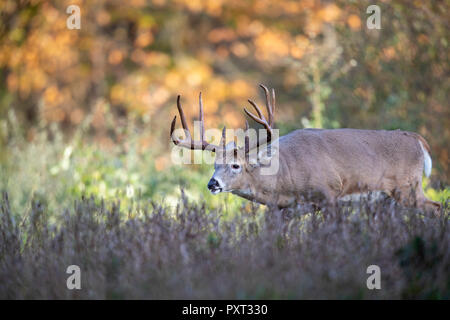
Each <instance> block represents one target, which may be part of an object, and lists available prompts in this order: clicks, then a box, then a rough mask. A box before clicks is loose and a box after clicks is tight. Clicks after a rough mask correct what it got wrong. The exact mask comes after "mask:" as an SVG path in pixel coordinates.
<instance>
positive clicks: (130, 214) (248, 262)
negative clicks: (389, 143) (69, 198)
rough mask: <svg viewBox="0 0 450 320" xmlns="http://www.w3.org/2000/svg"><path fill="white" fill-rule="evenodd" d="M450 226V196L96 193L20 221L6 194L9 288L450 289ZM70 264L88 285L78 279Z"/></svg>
mask: <svg viewBox="0 0 450 320" xmlns="http://www.w3.org/2000/svg"><path fill="white" fill-rule="evenodd" d="M50 216H51V217H54V220H53V222H52V221H50V219H49V217H50ZM449 227H450V223H449V210H448V206H446V207H445V208H444V209H443V210H442V211H441V213H440V216H435V215H433V214H431V213H430V214H429V213H423V212H419V211H417V210H412V209H409V210H408V209H405V208H401V207H399V206H397V205H396V204H395V203H394V202H392V201H391V200H389V199H384V200H383V199H381V200H372V201H361V202H354V203H350V204H348V203H347V204H341V205H339V206H338V208H336V209H334V210H331V209H330V208H325V209H323V210H322V211H321V212H316V213H314V214H303V213H300V212H299V211H298V210H295V209H292V210H284V211H278V210H270V209H258V208H257V207H256V206H243V207H242V208H241V210H240V211H239V213H237V214H236V215H234V217H233V218H228V219H224V218H223V208H218V209H215V210H209V209H206V208H205V206H204V205H198V204H195V203H192V202H189V201H188V200H187V199H186V197H184V196H182V197H181V198H180V201H179V204H178V205H177V206H176V208H172V209H170V208H167V207H163V206H161V205H158V204H157V203H145V202H139V203H134V204H133V205H132V206H130V207H128V208H124V207H121V206H120V203H118V202H111V203H105V202H103V201H99V200H98V199H95V198H88V199H85V198H84V199H80V200H78V201H75V203H74V204H73V206H72V207H71V208H68V209H66V210H64V211H61V212H57V213H50V212H48V209H47V208H46V207H45V206H44V205H42V204H41V203H40V202H38V201H36V202H33V204H32V206H31V209H30V211H29V212H28V214H27V215H26V216H24V217H23V219H22V220H20V221H18V220H15V219H14V213H13V212H11V209H10V206H9V199H8V195H7V194H6V193H3V196H2V200H1V205H0V298H2V299H5V298H6V299H53V298H59V299H73V298H75V299H79V298H95V299H98V298H100V299H103V298H107V299H134V298H144V299H173V298H179V299H185V298H194V299H197V298H208V299H210V298H216V299H223V298H229V299H284V298H286V299H311V298H319V299H324V298H326V299H328V298H332V299H385V298H393V299H399V298H402V299H403V298H406V299H449V298H450V248H449V245H450V229H449ZM69 265H78V266H79V267H80V269H81V290H68V289H67V287H66V280H67V278H68V276H69V275H68V274H66V268H67V267H68V266H69ZM369 265H378V266H379V267H380V270H381V289H380V290H369V289H368V288H367V286H366V280H367V278H368V276H369V275H368V274H367V273H366V270H367V267H368V266H369Z"/></svg>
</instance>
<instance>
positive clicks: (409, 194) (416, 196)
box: [392, 184, 441, 213]
mask: <svg viewBox="0 0 450 320" xmlns="http://www.w3.org/2000/svg"><path fill="white" fill-rule="evenodd" d="M416 186H417V187H413V186H408V187H403V188H397V189H395V190H394V191H392V196H393V198H394V199H395V200H396V201H397V202H399V203H400V204H402V205H404V206H407V207H416V208H420V209H424V210H426V211H432V212H435V213H437V212H439V210H440V208H441V204H440V203H439V202H436V201H432V200H430V199H428V198H427V197H426V196H425V194H424V192H423V189H422V186H420V185H418V184H416Z"/></svg>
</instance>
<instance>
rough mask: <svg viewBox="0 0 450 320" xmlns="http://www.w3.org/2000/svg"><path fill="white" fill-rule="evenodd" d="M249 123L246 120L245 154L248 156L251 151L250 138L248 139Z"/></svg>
mask: <svg viewBox="0 0 450 320" xmlns="http://www.w3.org/2000/svg"><path fill="white" fill-rule="evenodd" d="M248 128H249V126H248V121H247V120H245V138H244V152H245V154H247V153H248V152H249V150H250V138H249V137H248Z"/></svg>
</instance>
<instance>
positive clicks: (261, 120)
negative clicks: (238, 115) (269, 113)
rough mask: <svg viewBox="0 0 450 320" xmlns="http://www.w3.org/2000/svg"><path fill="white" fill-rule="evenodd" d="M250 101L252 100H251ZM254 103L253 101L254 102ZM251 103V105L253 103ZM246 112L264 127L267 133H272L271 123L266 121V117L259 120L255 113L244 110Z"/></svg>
mask: <svg viewBox="0 0 450 320" xmlns="http://www.w3.org/2000/svg"><path fill="white" fill-rule="evenodd" d="M249 101H250V100H249ZM252 102H253V101H252ZM252 102H250V103H252ZM252 105H254V106H256V105H255V104H253V103H252ZM244 112H245V113H246V114H247V115H248V116H249V117H250V118H252V119H253V120H255V121H256V122H258V123H259V124H261V125H263V126H264V127H265V128H266V130H267V131H269V132H270V133H272V128H271V127H270V125H269V123H267V121H266V119H265V118H264V116H262V117H260V118H258V117H257V116H255V115H254V114H253V113H251V112H250V111H248V110H247V109H245V108H244Z"/></svg>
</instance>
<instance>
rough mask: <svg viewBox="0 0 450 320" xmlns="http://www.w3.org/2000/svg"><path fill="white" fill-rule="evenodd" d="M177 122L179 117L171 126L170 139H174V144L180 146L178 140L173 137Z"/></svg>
mask: <svg viewBox="0 0 450 320" xmlns="http://www.w3.org/2000/svg"><path fill="white" fill-rule="evenodd" d="M176 122H177V116H175V117H173V120H172V123H171V124H170V139H172V142H173V143H174V144H175V145H177V144H178V142H179V141H178V140H176V139H175V138H174V137H173V136H172V135H173V132H174V131H175V124H176Z"/></svg>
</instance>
